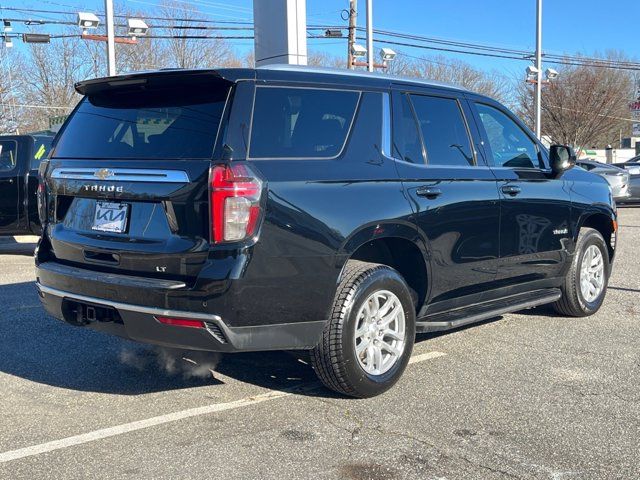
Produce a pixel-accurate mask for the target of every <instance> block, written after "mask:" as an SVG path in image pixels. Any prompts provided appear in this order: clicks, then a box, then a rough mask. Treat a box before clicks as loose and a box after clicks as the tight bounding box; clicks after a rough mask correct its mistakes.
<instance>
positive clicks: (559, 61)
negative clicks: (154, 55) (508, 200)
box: [2, 0, 640, 71]
mask: <svg viewBox="0 0 640 480" xmlns="http://www.w3.org/2000/svg"><path fill="white" fill-rule="evenodd" d="M130 1H132V0H130ZM47 3H54V2H47ZM200 3H202V4H205V2H204V1H201V2H200ZM211 3H212V2H211ZM2 9H5V10H12V11H20V12H31V13H34V12H37V13H48V14H58V15H60V14H64V15H70V14H75V12H69V11H59V10H45V9H26V8H21V7H2ZM199 13H201V12H199ZM116 17H117V18H127V16H126V15H116ZM145 18H146V19H148V20H162V21H172V22H181V23H187V24H186V25H185V24H182V25H175V24H169V25H165V24H162V25H160V24H156V25H151V27H152V28H157V29H171V30H202V31H209V30H252V29H253V26H252V25H253V24H252V22H239V21H236V22H233V21H224V20H220V21H218V20H208V19H202V20H200V19H193V18H190V19H189V18H184V19H171V18H167V17H145ZM27 20H28V19H27ZM16 21H22V19H20V20H16ZM36 22H38V24H40V25H42V24H46V23H52V24H64V25H75V23H73V22H64V23H63V21H61V20H56V21H49V22H45V21H40V20H38V21H36ZM36 22H34V23H36ZM194 22H197V23H198V24H202V23H204V24H225V25H227V24H233V25H243V26H242V27H240V26H237V27H228V26H209V25H197V24H195V25H189V24H188V23H194ZM119 26H122V25H119ZM323 28H334V29H340V30H346V29H347V27H345V26H330V25H325V26H315V25H314V26H309V27H308V30H319V29H323ZM358 30H359V31H363V28H362V27H359V28H358ZM374 33H376V34H377V36H378V38H374V42H376V43H378V44H380V43H384V44H387V45H397V46H402V47H407V48H416V49H424V50H432V51H439V52H447V53H457V54H462V55H475V56H482V57H491V58H501V59H507V60H520V61H529V60H530V59H531V57H532V55H533V52H530V51H527V50H520V49H515V48H507V47H498V46H491V45H483V44H478V43H473V42H462V41H456V40H446V39H439V38H433V37H426V36H423V35H416V34H410V33H403V32H395V31H390V30H381V29H375V30H374ZM56 37H57V38H62V37H63V36H61V35H58V36H56ZM147 37H148V38H185V39H198V40H206V39H208V38H210V39H221V38H224V37H223V36H207V35H171V36H166V35H148V36H147ZM311 37H312V38H317V39H320V38H324V37H321V36H318V35H311ZM381 37H391V38H393V39H396V40H390V39H385V38H381ZM252 38H253V37H252V36H229V39H245V40H250V39H252ZM345 38H346V37H345ZM402 39H404V40H408V41H404V42H403V41H399V40H402ZM359 40H363V38H362V37H360V38H359ZM416 42H419V43H416ZM544 59H545V61H546V63H549V64H552V65H568V66H586V67H595V68H608V69H618V70H627V71H638V70H640V62H633V61H628V60H614V59H601V58H595V57H585V56H579V55H559V54H551V53H547V54H544Z"/></svg>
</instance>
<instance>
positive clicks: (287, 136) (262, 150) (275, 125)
mask: <svg viewBox="0 0 640 480" xmlns="http://www.w3.org/2000/svg"><path fill="white" fill-rule="evenodd" d="M359 98H360V93H359V92H355V91H343V90H324V89H313V88H290V87H258V88H257V89H256V97H255V104H254V108H253V120H252V124H251V140H250V144H249V156H250V157H251V158H333V157H335V156H337V155H338V154H339V153H340V152H341V151H342V147H343V146H344V144H345V142H346V140H347V135H348V133H349V129H350V128H351V123H352V121H353V117H354V115H355V112H356V107H357V105H358V99H359Z"/></svg>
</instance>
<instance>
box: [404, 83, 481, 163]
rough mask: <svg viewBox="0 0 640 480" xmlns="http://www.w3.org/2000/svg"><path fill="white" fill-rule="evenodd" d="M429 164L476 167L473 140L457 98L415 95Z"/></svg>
mask: <svg viewBox="0 0 640 480" xmlns="http://www.w3.org/2000/svg"><path fill="white" fill-rule="evenodd" d="M411 101H412V102H413V107H414V108H415V111H416V117H417V118H418V123H419V125H420V130H421V131H422V138H423V139H424V147H425V150H426V153H427V163H428V164H429V165H444V166H456V165H459V166H465V165H466V166H468V165H473V153H472V149H471V141H470V140H469V133H468V130H467V125H466V123H465V120H464V117H463V116H462V110H461V109H460V105H459V104H458V101H457V100H456V99H454V98H443V97H429V96H424V95H411Z"/></svg>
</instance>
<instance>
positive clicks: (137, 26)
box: [127, 18, 149, 38]
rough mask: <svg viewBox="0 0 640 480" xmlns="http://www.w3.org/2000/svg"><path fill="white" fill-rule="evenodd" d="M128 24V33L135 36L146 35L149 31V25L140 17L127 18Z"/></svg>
mask: <svg viewBox="0 0 640 480" xmlns="http://www.w3.org/2000/svg"><path fill="white" fill-rule="evenodd" d="M127 25H128V27H129V30H128V31H127V34H128V35H129V36H131V37H133V38H135V37H141V36H144V35H146V34H147V31H149V25H147V24H146V23H145V22H144V20H141V19H140V18H127Z"/></svg>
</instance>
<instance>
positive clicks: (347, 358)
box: [311, 260, 416, 398]
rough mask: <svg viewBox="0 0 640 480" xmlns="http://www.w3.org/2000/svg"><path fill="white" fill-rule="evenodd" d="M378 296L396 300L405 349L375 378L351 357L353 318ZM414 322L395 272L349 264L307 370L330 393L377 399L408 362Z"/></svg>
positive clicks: (403, 284) (411, 307)
mask: <svg viewBox="0 0 640 480" xmlns="http://www.w3.org/2000/svg"><path fill="white" fill-rule="evenodd" d="M378 290H388V291H390V292H392V293H393V294H395V295H396V296H397V297H398V299H399V300H400V303H401V304H402V307H403V310H404V319H405V340H404V341H405V344H404V349H403V352H402V354H401V355H400V356H399V358H398V359H397V360H396V362H395V364H394V365H393V366H392V367H391V368H390V370H388V371H387V372H385V373H383V374H381V375H370V374H368V373H367V372H365V370H364V369H363V368H362V367H361V366H360V363H359V361H358V359H357V357H356V351H355V343H354V338H355V329H356V322H357V318H356V316H357V315H358V312H359V310H360V308H361V306H362V304H363V302H364V301H365V300H366V299H367V298H368V297H369V296H370V295H371V294H372V293H374V292H376V291H378ZM415 322H416V319H415V305H414V303H413V300H412V297H411V292H410V289H409V287H408V286H407V284H406V282H405V281H404V279H403V278H402V276H401V275H400V274H399V273H398V272H397V271H396V270H394V269H393V268H390V267H388V266H386V265H380V264H377V263H366V262H360V261H357V260H349V262H348V263H347V265H346V266H345V269H344V273H343V277H342V280H341V281H340V284H339V285H338V289H337V292H336V296H335V300H334V304H333V309H332V311H331V317H330V318H329V321H328V322H327V325H326V326H325V329H324V332H323V334H322V339H321V341H320V343H319V344H318V345H317V346H316V347H315V348H314V349H313V350H312V351H311V364H312V365H313V368H314V370H315V372H316V374H317V375H318V377H319V378H320V380H321V381H322V383H323V384H324V385H325V386H326V387H327V388H330V389H331V390H335V391H336V392H339V393H342V394H344V395H348V396H352V397H357V398H367V397H373V396H375V395H379V394H381V393H383V392H385V391H386V390H388V389H389V388H391V387H392V386H393V385H394V384H395V383H396V382H397V381H398V379H399V378H400V376H401V375H402V373H403V372H404V369H405V368H406V366H407V363H408V362H409V359H410V358H411V352H412V350H413V344H414V342H415V336H416V326H415V325H416V323H415Z"/></svg>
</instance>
